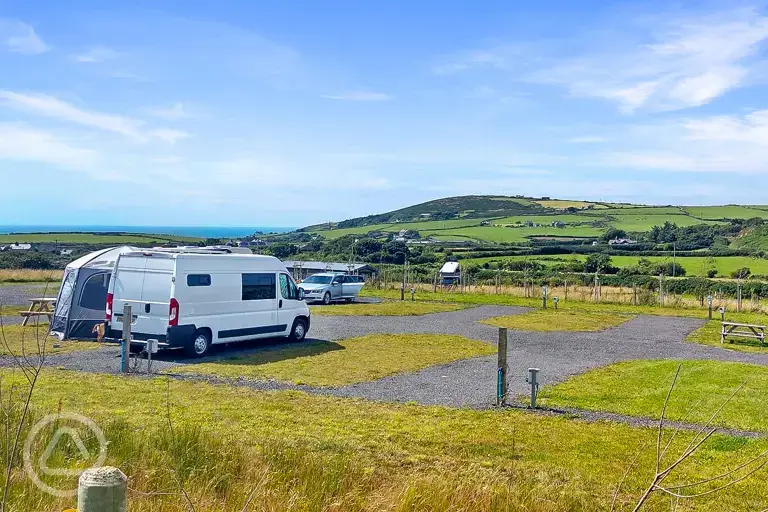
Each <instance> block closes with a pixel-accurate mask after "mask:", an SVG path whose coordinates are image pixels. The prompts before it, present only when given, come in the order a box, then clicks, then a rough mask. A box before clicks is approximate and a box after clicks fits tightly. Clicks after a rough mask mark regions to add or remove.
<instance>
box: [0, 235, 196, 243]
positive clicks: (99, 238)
mask: <svg viewBox="0 0 768 512" xmlns="http://www.w3.org/2000/svg"><path fill="white" fill-rule="evenodd" d="M200 240H202V238H194V237H181V236H174V235H144V234H131V233H126V234H115V233H110V234H99V233H23V234H11V235H0V244H13V243H60V244H94V245H95V244H112V245H121V244H136V245H148V244H161V243H167V242H199V241H200Z"/></svg>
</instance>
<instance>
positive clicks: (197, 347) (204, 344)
mask: <svg viewBox="0 0 768 512" xmlns="http://www.w3.org/2000/svg"><path fill="white" fill-rule="evenodd" d="M210 348H211V335H210V334H208V331H206V330H204V329H198V330H197V331H195V334H194V336H192V343H190V344H189V345H188V346H187V347H186V348H185V349H184V352H185V353H186V354H187V355H188V356H190V357H203V356H204V355H205V354H207V353H208V350H209V349H210Z"/></svg>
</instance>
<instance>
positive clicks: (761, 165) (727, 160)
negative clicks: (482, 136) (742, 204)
mask: <svg viewBox="0 0 768 512" xmlns="http://www.w3.org/2000/svg"><path fill="white" fill-rule="evenodd" d="M622 138H623V139H624V140H626V141H631V144H630V145H631V148H627V149H614V150H612V151H608V152H605V153H602V154H599V155H597V159H598V161H599V163H601V164H602V165H606V166H610V167H616V168H630V169H651V170H663V171H680V172H724V173H754V174H768V110H757V111H753V112H750V113H747V114H745V115H742V116H714V117H707V118H696V119H686V120H680V121H674V122H666V123H663V124H658V125H655V126H647V127H643V128H642V129H639V130H636V131H630V132H628V133H624V134H623V135H622ZM625 144H626V143H625Z"/></svg>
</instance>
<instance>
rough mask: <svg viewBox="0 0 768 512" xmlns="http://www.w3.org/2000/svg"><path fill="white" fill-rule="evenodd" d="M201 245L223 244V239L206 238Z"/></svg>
mask: <svg viewBox="0 0 768 512" xmlns="http://www.w3.org/2000/svg"><path fill="white" fill-rule="evenodd" d="M203 245H224V241H223V240H222V239H221V238H206V239H205V240H204V241H203Z"/></svg>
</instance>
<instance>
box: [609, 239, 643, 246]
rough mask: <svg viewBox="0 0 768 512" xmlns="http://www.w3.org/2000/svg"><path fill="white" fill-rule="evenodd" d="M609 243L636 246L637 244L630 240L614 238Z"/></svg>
mask: <svg viewBox="0 0 768 512" xmlns="http://www.w3.org/2000/svg"><path fill="white" fill-rule="evenodd" d="M608 243H609V244H610V245H634V244H636V243H637V242H636V241H635V240H630V239H629V238H614V239H613V240H608Z"/></svg>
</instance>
